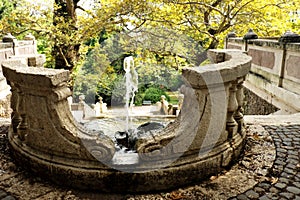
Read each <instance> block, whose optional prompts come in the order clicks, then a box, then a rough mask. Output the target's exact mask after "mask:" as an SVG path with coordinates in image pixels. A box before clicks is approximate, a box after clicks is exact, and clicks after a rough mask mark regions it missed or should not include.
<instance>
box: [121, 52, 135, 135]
mask: <svg viewBox="0 0 300 200" xmlns="http://www.w3.org/2000/svg"><path fill="white" fill-rule="evenodd" d="M123 68H124V70H125V72H126V73H125V81H126V95H125V101H126V103H125V109H126V132H127V133H128V130H129V129H130V127H129V126H130V121H129V119H130V108H132V106H133V103H134V96H135V92H137V90H138V74H137V72H136V70H135V68H134V60H133V57H132V56H129V57H126V58H125V59H124V63H123Z"/></svg>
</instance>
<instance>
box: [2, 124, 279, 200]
mask: <svg viewBox="0 0 300 200" xmlns="http://www.w3.org/2000/svg"><path fill="white" fill-rule="evenodd" d="M8 125H9V122H8V121H5V122H1V124H0V199H1V198H4V199H21V200H23V199H70V200H73V199H101V200H119V199H120V200H121V199H128V200H129V199H130V200H135V199H136V200H149V199H153V200H154V199H168V200H184V199H188V200H189V199H203V200H206V199H209V200H211V199H218V200H221V199H228V198H230V197H232V196H236V195H238V194H240V193H243V192H245V191H247V190H248V189H249V188H252V187H253V186H254V185H255V184H257V183H258V182H262V181H268V182H270V183H272V181H273V177H269V175H268V174H269V170H270V168H271V166H272V164H273V162H274V159H275V154H276V152H275V147H274V144H273V141H272V138H271V137H270V136H269V134H268V132H266V131H265V130H264V128H263V127H262V126H259V125H250V126H248V127H247V143H246V146H245V151H244V153H243V155H242V156H241V158H240V160H238V161H237V162H236V164H235V165H233V166H232V167H231V168H230V169H224V170H223V171H222V172H221V173H220V174H218V175H216V176H212V177H210V179H208V180H205V181H202V182H201V183H198V184H195V185H192V186H187V187H185V188H179V189H176V190H173V191H163V192H160V193H153V194H138V195H136V194H135V195H134V194H103V193H97V192H95V191H94V192H91V191H79V190H74V189H70V188H63V187H58V186H56V185H53V184H52V183H50V182H48V181H47V180H44V179H43V178H42V177H36V176H35V175H33V174H30V173H29V172H27V171H24V170H23V169H22V167H21V166H16V165H15V164H14V162H13V160H12V158H11V157H10V152H9V151H10V150H9V148H8V140H7V130H8ZM1 195H2V196H1Z"/></svg>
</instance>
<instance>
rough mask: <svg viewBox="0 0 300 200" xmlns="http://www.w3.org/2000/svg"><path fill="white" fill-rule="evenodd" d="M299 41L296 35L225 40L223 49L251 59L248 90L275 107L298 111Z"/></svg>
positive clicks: (299, 37) (299, 106) (299, 80)
mask: <svg viewBox="0 0 300 200" xmlns="http://www.w3.org/2000/svg"><path fill="white" fill-rule="evenodd" d="M299 41H300V36H299V35H297V34H293V33H291V32H287V33H285V34H284V35H283V36H282V37H280V38H256V39H249V40H244V39H243V38H239V37H229V38H227V40H226V44H225V46H226V48H227V49H239V50H243V51H246V52H247V53H248V55H249V56H251V57H252V66H251V69H250V73H249V75H248V76H247V81H246V83H247V87H248V88H249V89H250V90H251V91H253V92H255V93H256V94H257V95H259V96H263V97H262V98H264V99H265V100H266V101H268V102H270V103H272V104H274V105H275V106H276V107H278V108H281V109H287V108H289V109H288V110H290V112H299V111H300V101H299V97H300V87H299V84H300V70H299V66H298V63H299V62H300V45H299ZM256 88H258V89H256ZM285 107H287V108H285Z"/></svg>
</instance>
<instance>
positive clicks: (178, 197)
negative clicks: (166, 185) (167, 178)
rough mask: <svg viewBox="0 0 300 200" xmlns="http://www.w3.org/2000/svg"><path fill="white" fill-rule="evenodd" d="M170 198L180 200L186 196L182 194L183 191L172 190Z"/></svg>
mask: <svg viewBox="0 0 300 200" xmlns="http://www.w3.org/2000/svg"><path fill="white" fill-rule="evenodd" d="M170 198H171V199H172V200H179V199H182V198H184V195H182V194H181V193H178V192H171V194H170Z"/></svg>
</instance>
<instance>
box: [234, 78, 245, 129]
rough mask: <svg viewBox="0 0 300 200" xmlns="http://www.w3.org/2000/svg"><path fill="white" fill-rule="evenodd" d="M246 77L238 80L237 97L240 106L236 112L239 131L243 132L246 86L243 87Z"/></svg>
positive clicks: (235, 116)
mask: <svg viewBox="0 0 300 200" xmlns="http://www.w3.org/2000/svg"><path fill="white" fill-rule="evenodd" d="M243 82H244V78H242V79H239V80H238V84H237V92H236V99H237V103H238V108H237V110H236V112H235V114H234V119H235V120H236V122H237V123H238V133H241V132H242V131H243V127H244V125H245V123H244V109H243V103H244V97H245V95H244V87H243Z"/></svg>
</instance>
